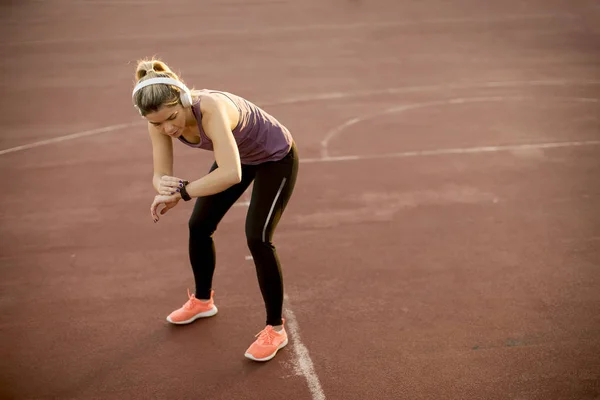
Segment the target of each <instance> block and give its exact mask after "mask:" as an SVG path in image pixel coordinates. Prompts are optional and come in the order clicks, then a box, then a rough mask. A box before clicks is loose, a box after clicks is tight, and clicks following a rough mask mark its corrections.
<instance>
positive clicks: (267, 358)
mask: <svg viewBox="0 0 600 400" xmlns="http://www.w3.org/2000/svg"><path fill="white" fill-rule="evenodd" d="M287 344H288V340H287V338H285V342H283V343H281V344H280V345H279V347H277V350H275V351H274V352H273V354H271V355H270V356H269V357H265V358H255V357H254V356H253V355H252V354H250V353H245V354H244V356H246V358H249V359H251V360H253V361H269V360H270V359H272V358H273V357H275V355H276V354H277V352H278V351H279V350H281V349H283V348H284V347H285V346H286V345H287Z"/></svg>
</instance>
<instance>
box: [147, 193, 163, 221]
mask: <svg viewBox="0 0 600 400" xmlns="http://www.w3.org/2000/svg"><path fill="white" fill-rule="evenodd" d="M161 203H162V201H160V200H159V199H157V198H155V199H154V201H153V202H152V205H151V206H150V215H152V219H153V220H154V222H158V220H159V219H160V217H159V216H158V213H157V212H156V211H157V209H158V206H159V205H160V204H161Z"/></svg>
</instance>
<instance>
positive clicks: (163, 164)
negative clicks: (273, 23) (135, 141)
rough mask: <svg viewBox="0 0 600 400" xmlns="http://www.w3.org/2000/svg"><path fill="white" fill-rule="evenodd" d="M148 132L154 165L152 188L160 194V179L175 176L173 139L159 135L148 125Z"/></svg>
mask: <svg viewBox="0 0 600 400" xmlns="http://www.w3.org/2000/svg"><path fill="white" fill-rule="evenodd" d="M148 132H149V133H150V140H151V141H152V159H153V163H154V175H153V176H152V186H154V189H156V191H157V192H159V186H160V178H161V177H162V176H163V175H167V176H172V175H173V139H171V138H170V137H169V136H167V135H163V134H162V133H159V132H158V131H157V130H156V129H155V128H154V127H153V126H152V125H151V124H148Z"/></svg>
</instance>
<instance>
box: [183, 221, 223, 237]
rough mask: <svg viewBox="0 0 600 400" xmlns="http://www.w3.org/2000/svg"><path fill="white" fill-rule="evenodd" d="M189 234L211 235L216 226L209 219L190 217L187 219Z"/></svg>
mask: <svg viewBox="0 0 600 400" xmlns="http://www.w3.org/2000/svg"><path fill="white" fill-rule="evenodd" d="M188 228H189V230H190V235H194V236H208V237H210V236H212V235H213V233H215V231H216V230H217V227H216V226H215V225H214V224H213V223H211V222H210V221H208V220H206V219H202V218H190V220H189V221H188Z"/></svg>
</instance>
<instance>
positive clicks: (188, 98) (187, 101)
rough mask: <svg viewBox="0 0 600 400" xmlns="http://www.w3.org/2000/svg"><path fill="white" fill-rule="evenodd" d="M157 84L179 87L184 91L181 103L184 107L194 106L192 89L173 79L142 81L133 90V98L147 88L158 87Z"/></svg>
mask: <svg viewBox="0 0 600 400" xmlns="http://www.w3.org/2000/svg"><path fill="white" fill-rule="evenodd" d="M157 84H164V85H173V86H177V87H178V88H179V89H181V90H182V93H181V103H182V104H183V106H184V107H189V106H190V105H192V94H191V92H190V89H188V88H187V86H185V85H184V84H183V83H182V82H180V81H178V80H175V79H171V78H150V79H146V80H145V81H142V82H140V83H138V84H137V85H135V87H134V88H133V93H132V94H131V97H134V96H135V94H136V92H137V91H138V90H140V89H142V88H145V87H146V86H150V85H157Z"/></svg>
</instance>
